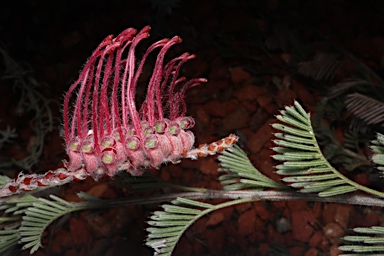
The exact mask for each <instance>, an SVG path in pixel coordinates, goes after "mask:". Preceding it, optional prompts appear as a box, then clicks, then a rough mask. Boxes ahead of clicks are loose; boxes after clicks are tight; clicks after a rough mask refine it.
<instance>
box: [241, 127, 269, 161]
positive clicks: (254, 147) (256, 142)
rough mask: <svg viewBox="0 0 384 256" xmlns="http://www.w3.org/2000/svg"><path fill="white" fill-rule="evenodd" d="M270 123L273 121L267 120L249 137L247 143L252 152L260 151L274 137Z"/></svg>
mask: <svg viewBox="0 0 384 256" xmlns="http://www.w3.org/2000/svg"><path fill="white" fill-rule="evenodd" d="M270 123H271V121H267V122H265V123H264V125H263V126H262V127H261V128H260V129H259V130H258V131H257V132H256V133H254V134H253V135H252V136H251V137H250V138H248V139H247V142H246V145H247V147H248V149H249V150H250V151H251V152H252V153H254V154H256V153H258V152H259V151H260V150H261V149H262V148H263V146H264V144H265V143H266V142H267V141H270V140H271V139H272V127H271V125H270Z"/></svg>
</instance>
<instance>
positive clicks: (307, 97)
mask: <svg viewBox="0 0 384 256" xmlns="http://www.w3.org/2000/svg"><path fill="white" fill-rule="evenodd" d="M292 90H293V91H294V92H295V94H296V96H297V100H300V103H304V105H305V106H306V107H309V106H315V105H316V101H315V99H314V97H313V93H310V92H309V91H308V89H307V88H306V87H305V86H303V85H302V84H301V83H299V82H297V81H296V80H292ZM307 111H308V110H307Z"/></svg>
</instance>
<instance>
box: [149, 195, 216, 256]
mask: <svg viewBox="0 0 384 256" xmlns="http://www.w3.org/2000/svg"><path fill="white" fill-rule="evenodd" d="M162 207H163V209H164V210H163V211H156V212H154V213H153V215H152V216H151V217H150V219H151V220H150V221H148V224H149V225H150V226H152V227H149V228H147V231H148V232H149V235H148V238H147V242H146V245H147V246H149V247H151V248H153V249H154V250H155V255H161V256H165V255H171V254H172V251H173V250H174V248H175V246H176V243H177V242H178V241H179V239H180V237H181V235H182V234H183V233H184V232H185V231H186V230H187V229H188V227H189V226H190V225H191V224H192V223H194V222H195V221H196V220H197V219H199V218H200V217H202V216H204V215H205V214H207V213H209V212H210V211H212V210H213V209H214V208H215V206H214V205H211V204H207V203H203V202H198V201H193V200H189V199H185V198H177V199H176V200H174V201H172V204H165V205H163V206H162Z"/></svg>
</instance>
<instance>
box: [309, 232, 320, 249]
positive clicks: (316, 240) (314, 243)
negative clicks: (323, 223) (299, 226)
mask: <svg viewBox="0 0 384 256" xmlns="http://www.w3.org/2000/svg"><path fill="white" fill-rule="evenodd" d="M322 240H323V232H321V231H316V232H315V233H314V234H313V235H312V236H311V239H309V243H308V244H309V246H311V247H318V246H319V245H320V243H321V241H322Z"/></svg>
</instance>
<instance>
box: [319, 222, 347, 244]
mask: <svg viewBox="0 0 384 256" xmlns="http://www.w3.org/2000/svg"><path fill="white" fill-rule="evenodd" d="M323 233H324V236H325V237H326V238H328V239H329V241H330V242H331V243H339V242H340V238H341V237H342V236H344V235H345V230H344V229H343V228H342V227H340V225H339V224H337V223H335V222H330V223H328V224H327V225H325V227H323Z"/></svg>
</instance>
